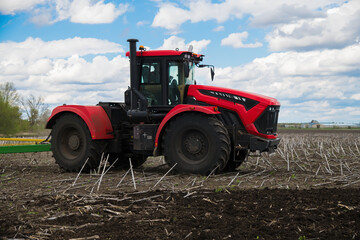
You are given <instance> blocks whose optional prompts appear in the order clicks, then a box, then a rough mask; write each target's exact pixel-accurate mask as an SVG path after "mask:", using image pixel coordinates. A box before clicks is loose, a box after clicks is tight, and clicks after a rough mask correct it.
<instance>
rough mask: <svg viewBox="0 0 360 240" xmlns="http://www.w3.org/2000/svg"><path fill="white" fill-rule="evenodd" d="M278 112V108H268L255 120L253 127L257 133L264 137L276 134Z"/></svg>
mask: <svg viewBox="0 0 360 240" xmlns="http://www.w3.org/2000/svg"><path fill="white" fill-rule="evenodd" d="M279 110H280V106H268V107H267V108H266V109H265V111H264V112H263V113H262V114H261V115H260V117H258V119H256V121H255V127H256V129H257V130H258V131H259V133H262V134H266V135H275V134H276V132H277V123H278V117H279Z"/></svg>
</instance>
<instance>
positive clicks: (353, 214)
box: [0, 130, 360, 240]
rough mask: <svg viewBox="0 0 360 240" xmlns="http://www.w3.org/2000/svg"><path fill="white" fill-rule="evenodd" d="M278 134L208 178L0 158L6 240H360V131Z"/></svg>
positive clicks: (154, 162)
mask: <svg viewBox="0 0 360 240" xmlns="http://www.w3.org/2000/svg"><path fill="white" fill-rule="evenodd" d="M280 137H281V138H282V142H281V145H280V148H279V149H278V151H277V153H276V154H274V155H272V156H268V155H263V156H261V157H259V156H253V157H251V158H249V160H248V161H247V162H246V163H244V164H243V165H241V166H240V168H239V169H238V171H237V172H231V173H224V174H218V175H209V176H205V177H203V176H199V175H184V174H174V173H173V172H172V171H170V172H168V170H169V169H170V168H171V166H167V165H165V164H164V162H163V159H161V158H156V159H149V160H148V161H147V162H146V163H145V164H144V165H143V166H142V167H141V168H139V169H134V171H133V174H132V172H131V171H128V170H127V169H125V170H115V169H110V170H109V171H108V172H107V170H108V168H105V169H104V168H101V169H99V172H98V173H92V174H80V175H79V176H78V174H77V173H66V172H63V171H61V170H60V169H59V168H58V166H57V165H55V163H54V160H53V158H52V157H51V153H28V154H11V155H0V239H299V240H304V239H360V204H359V201H360V190H359V189H360V151H359V150H360V131H347V130H342V131H341V130H339V131H323V130H321V131H320V130H317V131H281V132H280ZM103 170H104V171H103ZM102 173H104V174H102Z"/></svg>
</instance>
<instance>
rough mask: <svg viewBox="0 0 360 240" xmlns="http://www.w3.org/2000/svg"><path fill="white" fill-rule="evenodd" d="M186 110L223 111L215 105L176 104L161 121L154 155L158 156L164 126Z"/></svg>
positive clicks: (215, 112) (207, 112)
mask: <svg viewBox="0 0 360 240" xmlns="http://www.w3.org/2000/svg"><path fill="white" fill-rule="evenodd" d="M184 112H200V113H205V114H209V115H211V114H220V113H221V112H219V111H218V109H217V107H215V106H199V105H189V104H179V105H176V106H175V107H174V108H173V109H171V111H170V112H168V114H166V116H165V117H164V119H163V120H162V121H161V123H160V125H159V127H158V129H157V132H156V137H155V149H154V156H157V153H158V142H159V138H160V135H161V133H162V131H163V129H164V126H165V125H166V124H167V123H168V122H169V120H171V119H173V118H174V117H175V116H177V115H179V114H181V113H184Z"/></svg>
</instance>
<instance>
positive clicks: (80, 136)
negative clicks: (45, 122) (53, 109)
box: [51, 114, 104, 172]
mask: <svg viewBox="0 0 360 240" xmlns="http://www.w3.org/2000/svg"><path fill="white" fill-rule="evenodd" d="M51 150H52V152H53V156H54V158H55V161H56V163H57V164H58V165H59V166H60V167H61V168H63V169H64V170H66V171H71V172H75V171H76V172H78V171H80V169H81V168H82V166H83V165H84V164H85V162H86V160H87V159H88V160H87V163H86V165H85V166H84V169H83V171H85V172H88V171H90V170H92V169H95V168H97V167H98V166H99V163H100V158H101V153H102V152H103V150H104V144H103V142H102V141H97V140H92V139H91V135H90V131H89V129H88V127H87V125H86V123H85V122H84V121H83V120H82V119H81V118H80V117H78V116H77V115H74V114H66V115H63V116H61V117H60V118H59V119H57V120H56V123H55V125H54V127H53V130H52V137H51Z"/></svg>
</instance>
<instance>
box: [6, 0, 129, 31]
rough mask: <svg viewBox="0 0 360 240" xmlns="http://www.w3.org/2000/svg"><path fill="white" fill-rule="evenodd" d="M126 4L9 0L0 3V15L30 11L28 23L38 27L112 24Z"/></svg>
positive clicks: (102, 1)
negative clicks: (58, 24) (73, 24)
mask: <svg viewBox="0 0 360 240" xmlns="http://www.w3.org/2000/svg"><path fill="white" fill-rule="evenodd" d="M128 6H129V5H128V4H122V3H120V4H118V5H117V6H116V5H115V4H114V3H112V2H108V3H105V1H104V0H96V1H93V0H26V1H22V0H9V1H0V12H1V13H2V14H16V12H20V11H31V13H32V14H33V16H32V17H31V18H30V21H31V22H33V23H35V24H38V25H48V24H53V23H55V22H59V21H63V20H67V19H68V20H69V21H70V22H73V23H82V24H100V23H112V22H113V21H114V20H115V19H116V18H117V17H119V16H120V15H122V14H124V13H125V12H126V11H127V10H128Z"/></svg>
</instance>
